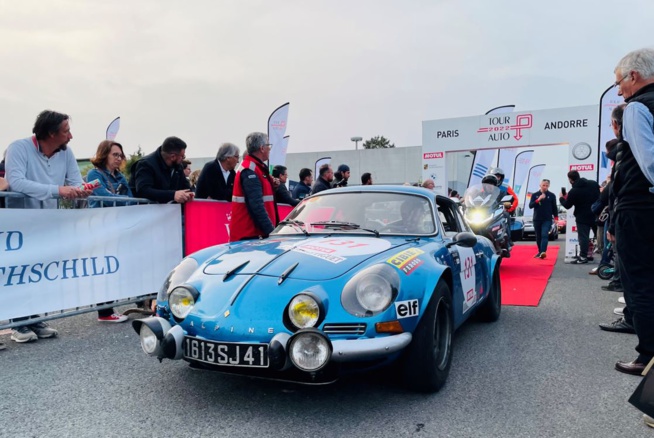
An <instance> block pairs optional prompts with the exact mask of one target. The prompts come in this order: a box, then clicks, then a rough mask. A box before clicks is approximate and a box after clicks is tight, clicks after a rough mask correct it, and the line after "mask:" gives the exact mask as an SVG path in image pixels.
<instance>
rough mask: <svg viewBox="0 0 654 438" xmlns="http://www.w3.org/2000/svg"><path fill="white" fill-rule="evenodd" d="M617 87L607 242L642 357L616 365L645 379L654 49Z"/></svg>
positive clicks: (651, 317) (625, 71)
mask: <svg viewBox="0 0 654 438" xmlns="http://www.w3.org/2000/svg"><path fill="white" fill-rule="evenodd" d="M615 79H616V81H615V83H616V85H617V86H618V87H619V91H618V94H619V95H621V96H622V97H623V98H624V99H625V102H627V106H626V108H625V110H624V114H623V116H622V141H620V142H619V143H618V144H617V145H616V146H615V148H616V150H617V154H616V161H615V164H614V169H615V170H614V172H615V173H614V178H613V187H612V197H614V199H615V200H614V202H613V206H614V210H613V213H612V214H611V215H610V216H609V221H610V223H609V227H608V229H609V232H608V234H607V237H608V238H609V240H610V241H612V242H613V241H614V242H615V245H616V248H617V250H618V253H619V254H620V274H621V281H622V287H623V288H624V298H625V301H626V304H627V307H628V309H629V311H630V313H631V314H632V320H633V327H634V329H635V331H636V335H637V336H638V345H637V346H636V351H637V352H638V357H636V359H635V360H633V361H630V362H627V361H624V362H623V361H620V362H617V363H616V364H615V368H616V370H618V371H620V372H623V373H627V374H635V375H640V374H641V373H642V372H643V370H644V369H645V367H646V366H647V364H648V362H649V361H650V360H651V359H652V357H654V270H653V269H652V255H651V245H646V244H645V243H646V242H647V243H650V242H654V227H652V224H651V220H652V217H654V49H640V50H635V51H633V52H630V53H628V54H627V55H626V56H625V57H624V58H622V59H621V60H620V62H619V63H618V65H617V67H616V68H615Z"/></svg>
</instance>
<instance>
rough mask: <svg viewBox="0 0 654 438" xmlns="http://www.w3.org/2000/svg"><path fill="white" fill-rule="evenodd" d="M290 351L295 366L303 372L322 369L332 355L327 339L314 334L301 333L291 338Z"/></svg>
mask: <svg viewBox="0 0 654 438" xmlns="http://www.w3.org/2000/svg"><path fill="white" fill-rule="evenodd" d="M288 351H289V357H290V359H291V362H293V365H295V366H296V367H297V368H299V369H300V370H302V371H317V370H319V369H321V368H322V367H324V366H325V365H326V364H327V362H328V361H329V358H330V357H331V353H332V352H331V345H330V343H329V341H328V340H327V338H325V337H324V336H323V335H321V334H318V333H313V332H306V333H299V334H297V335H295V336H294V337H293V338H291V341H290V345H289V348H288Z"/></svg>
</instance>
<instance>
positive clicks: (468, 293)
mask: <svg viewBox="0 0 654 438" xmlns="http://www.w3.org/2000/svg"><path fill="white" fill-rule="evenodd" d="M458 250H459V260H461V274H460V275H461V288H462V290H463V313H466V312H467V311H468V310H470V309H471V308H472V307H473V306H474V305H475V303H476V302H477V291H476V290H475V287H476V278H475V263H476V259H475V254H474V251H473V249H472V248H461V247H458Z"/></svg>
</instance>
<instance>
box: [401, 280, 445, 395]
mask: <svg viewBox="0 0 654 438" xmlns="http://www.w3.org/2000/svg"><path fill="white" fill-rule="evenodd" d="M453 334H454V319H453V316H452V293H451V292H450V288H449V286H448V285H447V283H446V282H445V281H444V280H442V279H441V280H440V281H439V282H438V284H437V285H436V289H435V290H434V294H433V295H432V297H431V299H430V300H429V305H428V306H427V310H426V311H425V314H424V315H423V316H422V319H421V320H420V322H419V323H418V327H417V328H416V330H415V331H414V332H413V340H412V341H411V344H409V346H408V347H407V351H406V353H405V355H404V361H403V366H402V368H403V369H402V375H403V378H404V383H405V384H406V386H407V387H408V388H409V389H411V390H413V391H417V392H425V393H432V392H437V391H438V390H440V389H441V388H442V387H443V385H445V381H446V380H447V376H448V374H449V373H450V367H451V366H452V335H453Z"/></svg>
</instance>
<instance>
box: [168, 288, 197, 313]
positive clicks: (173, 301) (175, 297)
mask: <svg viewBox="0 0 654 438" xmlns="http://www.w3.org/2000/svg"><path fill="white" fill-rule="evenodd" d="M168 305H169V306H170V311H171V312H172V313H173V315H174V316H175V318H179V319H184V318H186V316H187V315H188V314H189V312H190V311H191V309H192V308H193V306H194V305H195V298H194V297H193V294H191V292H190V291H189V290H188V289H186V288H184V287H177V288H175V289H173V291H172V292H171V293H170V297H169V298H168Z"/></svg>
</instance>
